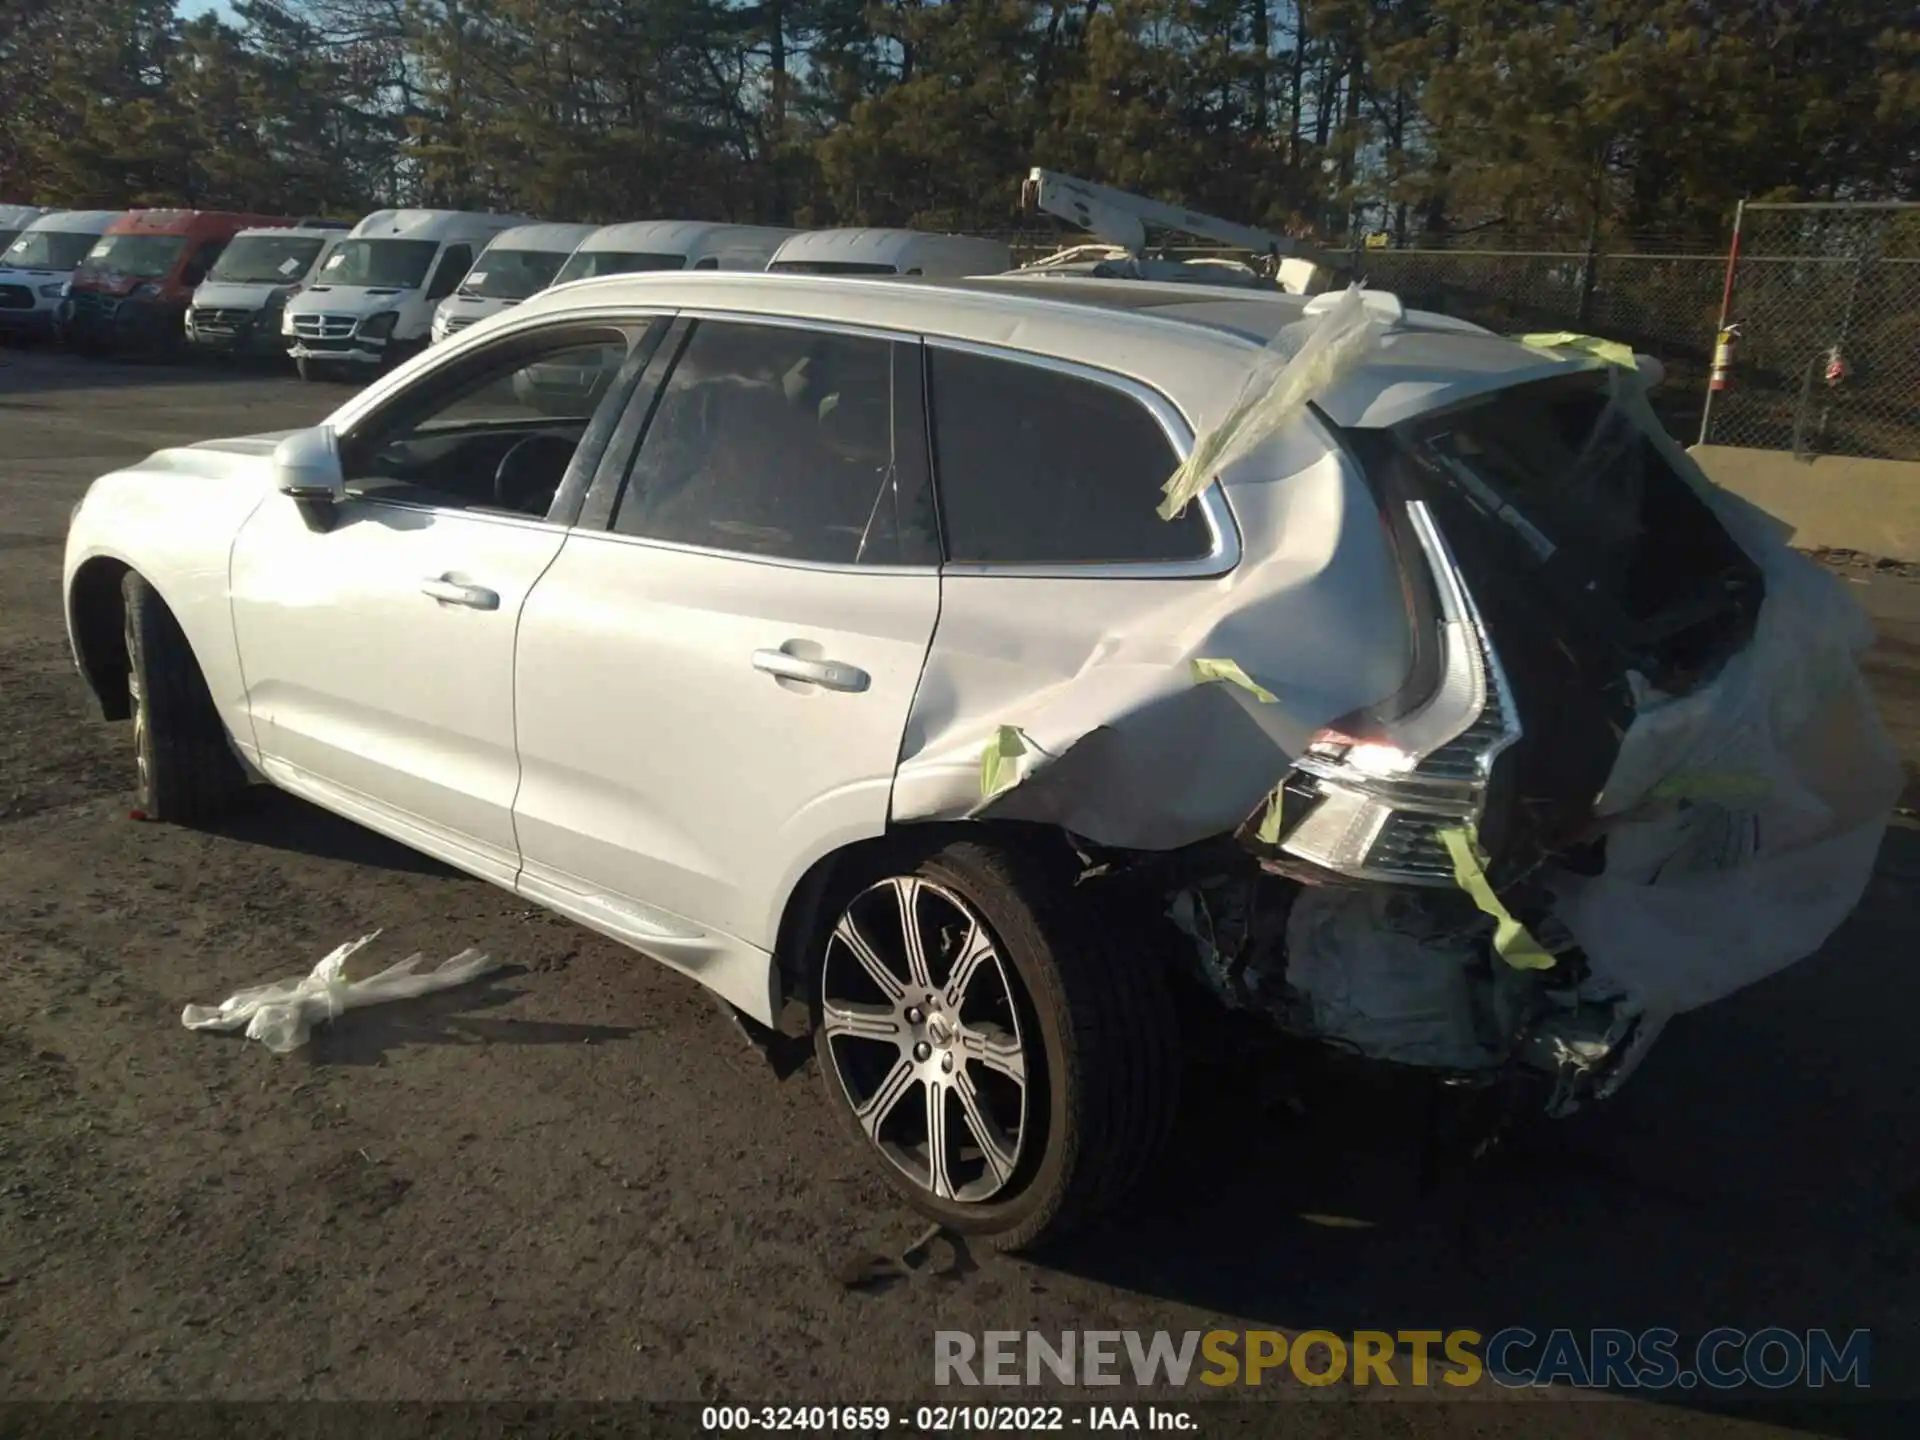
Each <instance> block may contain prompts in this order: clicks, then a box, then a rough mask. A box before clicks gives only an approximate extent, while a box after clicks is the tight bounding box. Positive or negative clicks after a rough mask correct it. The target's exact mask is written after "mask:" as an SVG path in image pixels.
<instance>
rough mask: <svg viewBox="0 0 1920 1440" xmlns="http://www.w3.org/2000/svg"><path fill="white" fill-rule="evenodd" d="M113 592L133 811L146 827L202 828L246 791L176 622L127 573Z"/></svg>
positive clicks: (146, 586) (142, 583) (147, 587)
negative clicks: (123, 660)
mask: <svg viewBox="0 0 1920 1440" xmlns="http://www.w3.org/2000/svg"><path fill="white" fill-rule="evenodd" d="M120 593H121V597H122V599H123V600H124V601H125V602H126V639H127V660H128V674H127V692H128V699H129V701H130V708H131V710H132V712H133V747H134V759H135V767H136V771H137V777H138V778H137V782H136V788H135V797H136V799H135V803H136V806H137V808H138V809H140V810H141V811H142V812H144V813H145V815H146V817H147V818H148V819H149V820H165V821H171V822H173V823H175V824H180V825H203V824H205V823H207V822H208V821H210V820H214V819H217V818H218V817H219V816H221V815H222V814H224V813H225V812H227V811H228V810H230V809H232V808H233V806H234V804H235V803H236V802H237V801H238V800H239V798H240V797H241V796H242V795H243V794H244V793H245V792H246V789H247V780H246V773H245V771H243V770H242V769H241V767H240V762H239V761H238V760H237V759H236V758H235V757H234V754H233V750H232V748H231V746H230V745H229V743H228V740H227V730H226V726H225V725H224V724H222V723H221V720H220V713H219V711H218V710H216V709H215V708H214V704H213V697H212V695H210V694H209V693H208V691H207V682H206V680H205V678H204V677H203V676H202V675H201V673H200V665H199V662H198V661H196V660H195V659H194V657H193V649H192V647H191V646H189V645H188V643H187V637H186V635H185V633H184V632H183V631H182V630H181V629H180V622H179V621H178V620H176V619H174V617H173V612H172V611H171V610H169V609H167V607H166V603H165V602H164V601H162V600H161V598H160V596H159V595H158V594H157V593H156V592H155V591H154V588H153V587H152V586H151V585H149V584H148V583H147V582H146V581H145V580H143V579H142V578H141V577H140V576H139V575H138V574H136V573H134V572H133V571H128V572H127V574H126V576H125V577H124V578H123V579H122V580H121V582H120Z"/></svg>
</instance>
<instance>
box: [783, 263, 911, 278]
mask: <svg viewBox="0 0 1920 1440" xmlns="http://www.w3.org/2000/svg"><path fill="white" fill-rule="evenodd" d="M767 269H769V270H777V271H781V272H783V273H785V274H788V275H898V274H899V273H900V272H899V270H898V269H897V268H896V267H894V266H892V265H876V264H874V263H873V262H872V261H870V260H777V261H775V262H774V263H773V264H771V265H769V266H767Z"/></svg>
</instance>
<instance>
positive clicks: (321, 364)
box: [293, 355, 354, 385]
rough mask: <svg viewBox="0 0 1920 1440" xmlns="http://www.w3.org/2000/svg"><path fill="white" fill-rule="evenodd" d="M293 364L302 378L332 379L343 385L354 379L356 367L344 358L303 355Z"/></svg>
mask: <svg viewBox="0 0 1920 1440" xmlns="http://www.w3.org/2000/svg"><path fill="white" fill-rule="evenodd" d="M293 365H294V369H295V370H297V371H299V373H300V378H301V379H302V380H331V381H333V382H334V383H335V384H342V385H344V384H349V383H351V382H352V380H353V368H354V367H353V366H352V365H351V364H349V363H348V362H346V361H343V360H311V359H308V358H307V357H306V356H304V355H303V356H301V357H299V358H298V359H296V360H295V361H294V362H293Z"/></svg>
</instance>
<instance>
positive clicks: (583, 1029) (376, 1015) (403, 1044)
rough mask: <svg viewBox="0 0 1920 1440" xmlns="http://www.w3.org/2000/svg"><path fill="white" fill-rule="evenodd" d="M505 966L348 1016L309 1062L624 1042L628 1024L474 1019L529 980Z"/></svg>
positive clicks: (315, 1044)
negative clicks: (439, 1048)
mask: <svg viewBox="0 0 1920 1440" xmlns="http://www.w3.org/2000/svg"><path fill="white" fill-rule="evenodd" d="M527 973H528V971H527V970H526V968H525V967H524V966H519V965H510V966H507V967H505V968H504V969H500V970H496V971H494V972H493V973H492V974H491V975H488V976H485V977H484V978H482V979H479V980H475V981H474V982H473V983H471V984H468V985H461V986H459V987H458V988H456V989H452V990H442V991H439V992H438V993H436V994H432V995H422V996H420V997H419V998H418V999H414V1000H394V1001H391V1002H388V1003H384V1004H380V1005H369V1006H366V1007H365V1008H364V1009H359V1010H349V1011H348V1012H347V1013H346V1014H344V1015H342V1016H341V1017H340V1018H339V1019H337V1020H335V1021H333V1022H331V1023H329V1024H327V1025H323V1026H321V1027H320V1028H319V1029H317V1030H315V1031H314V1032H313V1040H312V1042H311V1044H310V1047H309V1060H310V1062H311V1063H312V1064H314V1065H316V1066H327V1067H335V1066H340V1067H345V1066H363V1065H384V1064H385V1063H386V1062H387V1060H388V1059H389V1058H390V1057H391V1055H392V1053H393V1052H395V1051H399V1050H403V1049H405V1048H407V1047H408V1046H412V1045H597V1044H603V1043H608V1042H611V1041H615V1040H625V1039H626V1038H627V1037H629V1036H630V1035H632V1034H634V1033H635V1030H636V1028H637V1027H635V1026H631V1025H575V1024H568V1023H562V1022H557V1021H549V1020H517V1019H513V1018H511V1017H488V1016H484V1015H476V1014H475V1013H474V1012H475V1011H484V1010H493V1009H497V1008H498V1007H500V1006H502V1005H508V1004H511V1003H512V1002H513V1001H515V1000H518V999H520V998H521V992H520V991H519V990H518V989H514V988H510V987H509V986H508V985H507V984H506V983H505V982H507V981H509V980H512V979H515V978H517V977H519V976H521V975H525V974H527Z"/></svg>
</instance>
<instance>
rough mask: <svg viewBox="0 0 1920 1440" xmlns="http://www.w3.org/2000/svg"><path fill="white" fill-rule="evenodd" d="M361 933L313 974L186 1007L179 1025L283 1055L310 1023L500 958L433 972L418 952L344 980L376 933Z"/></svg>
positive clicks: (467, 953) (453, 963)
mask: <svg viewBox="0 0 1920 1440" xmlns="http://www.w3.org/2000/svg"><path fill="white" fill-rule="evenodd" d="M379 934H380V932H379V931H378V930H376V931H374V932H373V934H371V935H362V936H361V937H360V938H359V939H358V940H349V941H348V942H347V943H346V944H344V945H342V946H340V947H339V948H338V949H336V950H334V951H332V952H331V953H329V954H328V955H327V956H325V957H324V958H323V959H322V960H321V961H320V963H319V964H317V965H315V966H314V967H313V970H312V971H311V973H309V974H307V975H303V976H301V977H300V978H299V979H296V980H276V981H274V982H273V983H272V984H269V985H255V986H252V987H250V988H248V989H245V990H240V991H236V992H235V993H234V994H232V995H230V996H228V997H227V998H226V999H225V1000H223V1001H221V1003H220V1004H219V1005H189V1006H187V1007H186V1009H185V1010H183V1011H181V1012H180V1023H181V1024H182V1025H185V1026H186V1027H187V1028H188V1029H189V1030H238V1029H240V1028H241V1027H242V1026H245V1027H246V1032H247V1039H249V1040H258V1041H259V1042H260V1043H261V1044H262V1045H265V1046H266V1047H267V1049H269V1050H271V1051H273V1052H274V1054H276V1055H285V1054H287V1053H289V1052H290V1051H294V1050H297V1049H299V1048H300V1047H301V1046H302V1045H304V1044H306V1043H307V1038H308V1036H309V1035H310V1034H311V1033H312V1031H313V1027H314V1026H315V1025H318V1024H320V1023H321V1022H323V1021H327V1020H333V1019H336V1018H338V1017H339V1016H340V1015H342V1014H344V1013H345V1012H346V1011H348V1010H357V1009H359V1008H360V1007H362V1006H365V1005H378V1004H380V1003H382V1002H383V1001H387V1000H410V999H413V998H415V997H416V996H420V995H430V994H432V993H433V992H434V991H436V990H449V989H452V988H453V987H454V986H456V985H465V984H466V983H467V982H468V981H470V980H477V979H478V978H479V977H480V976H482V975H485V974H487V973H488V972H489V971H491V970H497V969H498V968H499V967H500V962H499V961H498V960H495V959H493V958H492V957H490V956H488V955H485V954H483V953H482V952H481V951H479V950H462V951H461V952H460V953H459V954H458V955H455V956H452V957H451V958H449V959H446V960H443V961H441V962H440V963H439V964H438V965H436V966H435V967H434V968H433V969H431V970H424V971H423V970H421V969H420V968H419V966H420V962H421V961H422V960H424V959H425V958H426V956H424V955H422V954H418V953H416V954H413V955H409V956H408V957H407V958H406V959H404V960H402V961H400V962H399V963H398V964H397V965H390V966H388V967H387V968H386V969H385V970H382V971H381V972H380V973H379V974H377V975H369V976H368V977H367V978H366V979H364V980H348V979H347V978H346V968H347V961H348V960H350V959H351V958H352V957H353V956H354V955H355V954H357V953H358V952H359V951H360V950H362V949H363V948H365V947H366V946H367V945H368V944H370V943H371V942H372V941H373V940H375V939H376V938H377V937H378V936H379Z"/></svg>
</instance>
